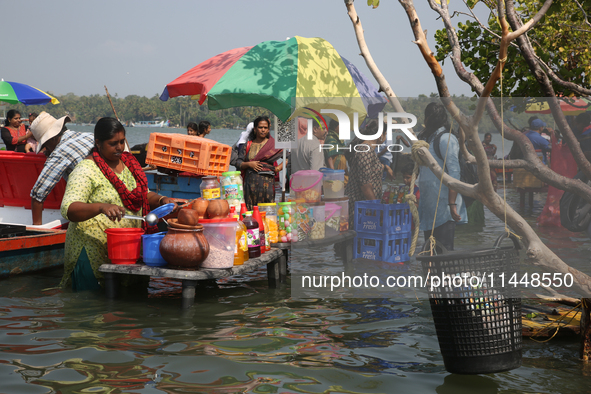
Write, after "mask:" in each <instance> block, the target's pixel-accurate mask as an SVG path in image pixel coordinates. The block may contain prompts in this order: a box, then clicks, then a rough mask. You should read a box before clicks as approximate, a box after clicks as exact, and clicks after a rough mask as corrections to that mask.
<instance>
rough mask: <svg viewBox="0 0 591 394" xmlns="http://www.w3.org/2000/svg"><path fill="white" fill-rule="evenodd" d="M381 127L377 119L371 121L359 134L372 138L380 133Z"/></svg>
mask: <svg viewBox="0 0 591 394" xmlns="http://www.w3.org/2000/svg"><path fill="white" fill-rule="evenodd" d="M379 127H380V126H379V124H378V120H377V119H370V120H369V121H368V122H367V124H366V125H365V127H362V128H361V129H360V130H359V134H361V135H364V136H370V137H371V136H374V135H375V134H376V133H377V132H378V129H379Z"/></svg>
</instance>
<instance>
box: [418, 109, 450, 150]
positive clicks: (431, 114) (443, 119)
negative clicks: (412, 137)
mask: <svg viewBox="0 0 591 394" xmlns="http://www.w3.org/2000/svg"><path fill="white" fill-rule="evenodd" d="M441 127H445V128H446V129H449V124H448V123H447V111H446V109H445V107H444V106H443V104H441V103H437V102H433V103H429V105H427V107H425V128H424V129H423V131H422V132H421V139H422V140H425V141H428V140H429V138H430V137H431V136H432V135H433V134H434V133H435V132H436V131H437V130H438V129H439V128H441Z"/></svg>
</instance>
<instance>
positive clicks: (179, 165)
mask: <svg viewBox="0 0 591 394" xmlns="http://www.w3.org/2000/svg"><path fill="white" fill-rule="evenodd" d="M146 153H147V155H146V163H148V164H153V165H155V166H159V167H165V168H170V169H173V170H178V171H186V172H190V173H193V174H198V175H216V176H217V175H222V173H223V172H226V171H228V169H229V168H230V156H231V154H232V148H231V147H230V146H228V145H224V144H220V143H219V142H215V141H212V140H210V139H207V138H201V137H195V136H191V135H185V134H167V133H152V134H151V135H150V142H149V143H148V147H147V149H146Z"/></svg>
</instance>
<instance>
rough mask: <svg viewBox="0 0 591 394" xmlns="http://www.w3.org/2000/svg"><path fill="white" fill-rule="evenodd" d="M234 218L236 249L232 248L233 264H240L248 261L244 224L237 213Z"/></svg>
mask: <svg viewBox="0 0 591 394" xmlns="http://www.w3.org/2000/svg"><path fill="white" fill-rule="evenodd" d="M233 217H234V219H236V249H235V250H234V265H242V264H244V262H245V261H248V243H247V242H246V226H245V225H244V223H242V220H240V218H239V217H238V215H234V216H233Z"/></svg>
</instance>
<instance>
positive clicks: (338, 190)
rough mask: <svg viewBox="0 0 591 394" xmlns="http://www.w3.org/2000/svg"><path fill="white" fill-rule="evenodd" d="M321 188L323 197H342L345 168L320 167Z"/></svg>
mask: <svg viewBox="0 0 591 394" xmlns="http://www.w3.org/2000/svg"><path fill="white" fill-rule="evenodd" d="M320 172H322V174H323V177H322V189H323V191H324V199H325V200H326V199H327V198H343V197H344V196H345V170H332V169H330V168H321V169H320Z"/></svg>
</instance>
